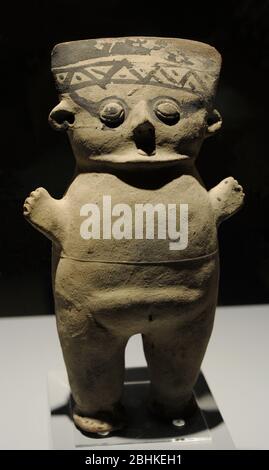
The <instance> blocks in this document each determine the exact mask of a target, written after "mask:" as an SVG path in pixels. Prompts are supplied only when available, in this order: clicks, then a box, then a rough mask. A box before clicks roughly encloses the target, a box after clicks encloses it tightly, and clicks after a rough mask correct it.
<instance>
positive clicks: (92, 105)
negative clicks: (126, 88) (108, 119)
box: [70, 91, 129, 116]
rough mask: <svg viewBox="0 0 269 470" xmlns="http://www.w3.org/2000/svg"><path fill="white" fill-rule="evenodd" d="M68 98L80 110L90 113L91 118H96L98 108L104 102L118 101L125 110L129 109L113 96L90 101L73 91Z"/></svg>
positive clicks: (123, 102)
mask: <svg viewBox="0 0 269 470" xmlns="http://www.w3.org/2000/svg"><path fill="white" fill-rule="evenodd" d="M70 98H71V99H72V100H73V101H74V103H76V104H78V105H79V106H80V107H81V108H83V109H85V110H86V111H88V113H90V114H91V115H92V116H98V114H99V109H100V106H101V105H102V103H105V102H106V101H113V100H114V101H118V102H120V103H121V104H123V105H124V106H125V108H126V109H127V110H128V109H129V108H128V105H127V104H126V103H125V101H124V100H123V99H121V98H119V97H117V96H115V95H113V96H107V97H106V98H103V99H102V100H99V101H92V100H89V99H87V98H84V97H83V96H80V95H79V94H78V93H77V92H76V91H73V92H72V93H70Z"/></svg>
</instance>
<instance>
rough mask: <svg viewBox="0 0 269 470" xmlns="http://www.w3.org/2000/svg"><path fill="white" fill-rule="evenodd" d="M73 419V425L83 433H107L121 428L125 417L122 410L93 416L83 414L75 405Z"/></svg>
mask: <svg viewBox="0 0 269 470" xmlns="http://www.w3.org/2000/svg"><path fill="white" fill-rule="evenodd" d="M73 420H74V423H75V425H76V426H77V427H78V428H79V429H80V430H81V431H83V432H85V433H92V434H103V435H107V434H109V433H111V432H112V431H116V430H119V429H122V428H123V427H124V426H125V418H124V414H123V412H121V413H120V414H119V413H116V414H112V413H105V412H102V413H99V414H97V415H96V416H94V417H90V416H84V415H83V414H82V413H80V412H79V411H78V408H77V407H76V406H75V407H74V410H73Z"/></svg>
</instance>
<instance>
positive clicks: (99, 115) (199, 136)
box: [49, 37, 221, 168]
mask: <svg viewBox="0 0 269 470" xmlns="http://www.w3.org/2000/svg"><path fill="white" fill-rule="evenodd" d="M220 66H221V57H220V54H219V53H218V52H217V51H216V49H214V48H213V47H211V46H208V45H207V44H203V43H200V42H196V41H189V40H183V39H168V38H149V37H143V38H137V37H130V38H112V39H89V40H83V41H74V42H67V43H62V44H58V45H57V46H55V48H54V49H53V52H52V71H53V74H54V77H55V81H56V84H57V88H58V91H59V95H60V103H59V104H58V105H57V106H56V107H55V108H54V109H53V110H52V111H51V113H50V116H49V121H50V123H51V124H52V126H53V127H54V128H56V129H58V130H67V132H68V135H69V138H70V142H71V145H72V148H73V151H74V154H75V157H76V160H77V163H78V166H79V167H81V168H83V167H84V168H87V166H88V165H89V162H90V161H93V160H95V161H105V162H110V163H124V164H125V163H138V162H143V163H150V164H154V163H156V162H158V163H159V164H160V163H167V162H174V161H178V160H182V159H184V160H186V159H194V158H195V157H196V156H197V154H198V152H199V150H200V147H201V144H202V142H203V140H204V138H205V137H207V136H209V135H212V134H213V133H214V132H215V131H217V130H218V129H219V128H220V126H221V117H220V115H219V113H218V112H217V111H216V110H214V108H213V99H214V95H215V91H216V86H217V81H218V77H219V71H220Z"/></svg>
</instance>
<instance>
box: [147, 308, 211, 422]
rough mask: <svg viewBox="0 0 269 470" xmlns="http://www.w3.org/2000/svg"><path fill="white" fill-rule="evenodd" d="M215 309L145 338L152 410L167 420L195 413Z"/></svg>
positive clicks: (157, 329)
mask: <svg viewBox="0 0 269 470" xmlns="http://www.w3.org/2000/svg"><path fill="white" fill-rule="evenodd" d="M214 312H215V307H214V308H210V309H208V310H207V311H204V312H203V314H202V315H201V316H199V318H197V319H196V320H193V321H192V322H190V323H188V324H185V325H180V324H179V323H173V324H171V325H169V326H167V327H163V326H162V327H161V328H156V329H155V330H152V331H150V333H147V334H146V335H143V343H144V351H145V356H146V359H147V362H148V366H149V373H150V380H151V394H150V409H151V411H152V412H153V413H154V414H156V415H158V416H160V417H162V418H165V419H176V418H186V417H188V416H189V415H191V414H192V412H193V411H194V409H195V406H194V405H195V402H194V399H193V395H192V390H193V387H194V385H195V382H196V380H197V377H198V374H199V371H200V366H201V362H202V360H203V357H204V354H205V351H206V347H207V344H208V340H209V337H210V334H211V331H212V327H213V321H214Z"/></svg>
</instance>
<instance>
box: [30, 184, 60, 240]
mask: <svg viewBox="0 0 269 470" xmlns="http://www.w3.org/2000/svg"><path fill="white" fill-rule="evenodd" d="M61 205H62V201H59V200H57V199H54V198H52V197H51V196H50V194H49V193H48V191H47V190H46V189H44V188H37V189H36V190H35V191H32V192H31V193H30V195H29V196H28V197H27V198H26V200H25V202H24V206H23V215H24V217H25V218H26V219H27V220H28V221H29V222H30V223H31V224H32V225H34V226H35V227H36V228H37V229H38V230H39V231H40V232H42V233H43V234H44V235H46V236H47V237H48V238H50V240H52V241H54V242H56V243H58V244H61V243H62V241H63V232H64V221H63V220H62V219H63V207H61Z"/></svg>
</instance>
